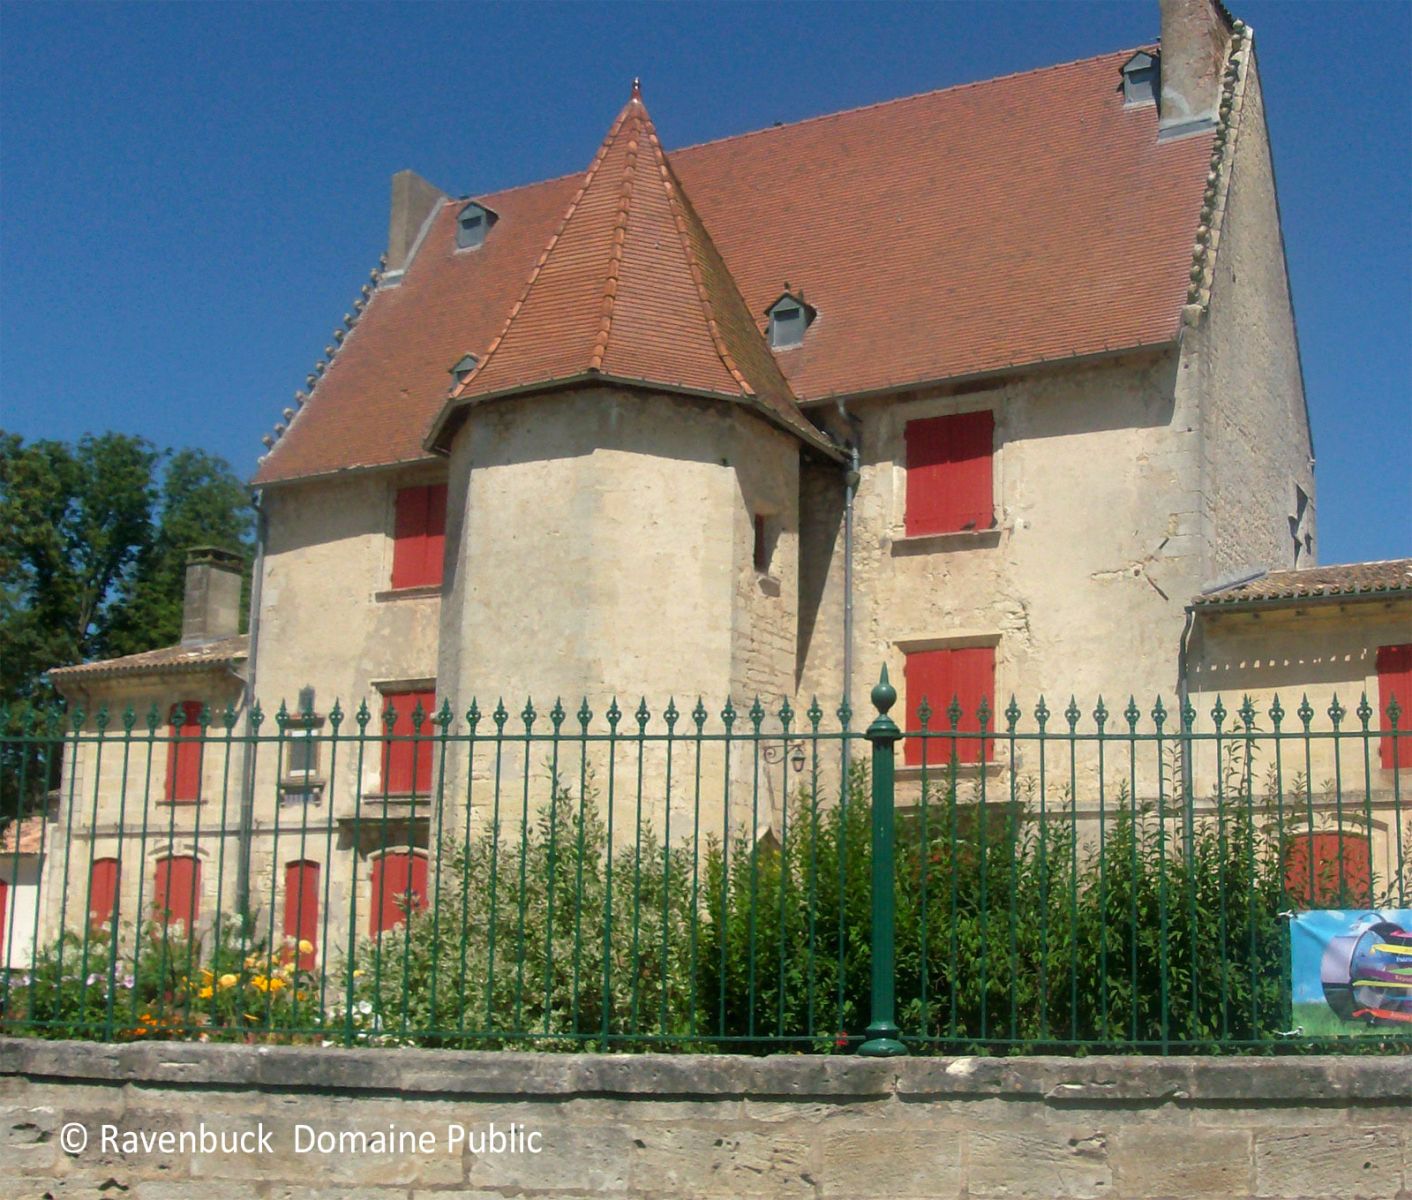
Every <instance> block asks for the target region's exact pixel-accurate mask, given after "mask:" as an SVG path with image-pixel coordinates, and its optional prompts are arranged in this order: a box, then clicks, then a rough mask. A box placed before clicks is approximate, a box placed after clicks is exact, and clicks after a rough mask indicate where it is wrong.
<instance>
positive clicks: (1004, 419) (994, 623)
mask: <svg viewBox="0 0 1412 1200" xmlns="http://www.w3.org/2000/svg"><path fill="white" fill-rule="evenodd" d="M1175 368H1176V360H1175V356H1174V355H1172V354H1170V353H1168V354H1153V355H1146V356H1140V357H1135V358H1131V359H1126V360H1122V361H1118V362H1111V363H1104V364H1094V365H1091V366H1087V367H1081V368H1074V369H1068V370H1064V371H1054V372H1049V373H1042V374H1036V375H1029V376H1025V377H1020V378H1014V379H1010V380H1007V381H998V382H997V383H996V384H995V385H994V386H990V387H985V386H980V385H977V386H975V387H973V388H970V389H968V390H967V391H966V393H965V394H950V395H947V394H930V395H924V396H902V397H897V398H890V399H886V400H880V401H875V402H869V403H867V404H861V403H860V404H857V405H855V406H854V408H855V410H856V412H857V413H858V415H859V416H861V418H862V421H863V428H862V460H863V461H862V478H861V480H860V483H859V488H858V497H857V503H856V534H855V538H856V544H855V605H856V618H855V619H856V634H855V664H856V675H855V678H854V680H853V694H854V696H855V698H857V697H866V695H867V692H868V689H869V688H870V687H871V686H872V684H873V683H874V682H875V681H876V678H877V670H878V665H879V663H881V662H886V663H887V664H888V666H889V668H890V670H891V672H892V675H893V678H894V680H895V681H898V682H899V686H900V681H901V677H902V676H901V673H902V666H903V661H904V652H905V650H907V649H923V648H929V647H934V646H945V645H968V644H969V645H975V644H994V645H995V646H996V690H997V693H998V694H999V696H1000V697H1001V700H1000V706H1001V707H1003V706H1004V704H1005V702H1006V700H1008V697H1009V695H1010V694H1011V693H1012V692H1014V693H1015V694H1016V695H1017V697H1018V698H1019V700H1020V703H1021V705H1022V707H1024V708H1025V709H1026V712H1027V714H1028V712H1029V710H1030V709H1032V708H1033V706H1034V704H1035V702H1036V701H1037V700H1038V698H1039V694H1040V692H1041V691H1042V692H1043V693H1044V694H1045V695H1046V697H1047V698H1048V699H1049V702H1050V706H1051V708H1056V705H1055V704H1054V700H1055V697H1059V698H1060V699H1059V704H1058V705H1057V707H1062V706H1063V704H1064V703H1066V702H1067V700H1068V697H1069V695H1070V693H1073V694H1075V695H1077V696H1078V698H1079V701H1080V704H1081V705H1083V706H1084V707H1085V712H1087V711H1088V710H1089V709H1091V708H1092V706H1093V703H1094V702H1095V701H1096V699H1097V697H1098V695H1099V694H1100V693H1101V694H1102V695H1103V696H1104V698H1105V700H1107V701H1108V703H1109V705H1110V707H1111V706H1112V705H1113V703H1114V700H1115V699H1117V701H1118V706H1119V707H1121V705H1122V704H1123V703H1125V702H1126V700H1127V697H1128V695H1129V694H1130V693H1135V694H1137V695H1138V696H1139V697H1142V698H1144V703H1146V704H1150V702H1151V699H1152V697H1153V696H1155V695H1156V693H1157V692H1159V691H1161V692H1163V693H1164V694H1166V695H1168V696H1170V695H1171V694H1172V693H1173V691H1174V689H1175V685H1176V646H1177V638H1178V635H1179V634H1180V632H1181V628H1182V606H1183V605H1184V604H1185V602H1186V600H1187V599H1188V597H1189V596H1190V595H1191V594H1192V593H1193V592H1194V591H1195V590H1196V586H1197V584H1198V582H1199V579H1198V577H1199V566H1198V564H1199V562H1200V558H1201V551H1200V546H1199V544H1198V537H1197V516H1198V512H1199V497H1198V495H1197V492H1196V486H1197V455H1198V453H1199V450H1198V446H1197V438H1196V434H1195V420H1196V417H1195V414H1194V413H1192V412H1191V411H1189V410H1188V409H1187V408H1184V407H1182V406H1180V405H1174V403H1173V395H1172V392H1173V376H1174V372H1175ZM984 408H990V409H992V410H993V411H994V413H995V459H994V485H995V514H996V527H995V528H994V529H992V530H988V531H981V532H976V533H960V534H950V535H942V536H937V537H926V538H908V537H907V536H906V535H905V527H904V520H905V508H906V504H905V500H906V469H905V463H906V449H905V441H904V438H905V429H906V424H907V422H908V421H910V420H915V419H919V418H925V417H931V416H937V415H940V414H944V413H952V412H969V411H973V410H976V409H984ZM832 522H833V518H832V517H831V515H830V516H826V517H825V519H824V520H823V521H821V522H820V523H819V526H818V527H817V528H815V529H813V530H812V532H811V543H810V544H811V545H813V544H817V545H819V546H820V547H821V548H823V547H825V546H827V545H828V544H829V542H830V541H831V540H832V542H833V544H834V545H836V546H838V547H839V553H837V554H836V555H835V561H834V562H833V563H831V564H830V569H829V573H828V579H827V584H826V585H825V586H824V588H823V589H822V592H823V595H824V597H825V603H824V604H823V606H822V609H821V612H820V616H819V619H818V620H817V621H816V622H815V624H814V626H813V628H812V630H811V636H810V640H809V644H808V651H809V658H808V661H807V663H806V665H805V670H804V683H803V688H802V689H801V690H802V692H804V693H808V692H813V691H817V692H818V693H819V694H820V695H821V696H823V695H833V696H836V695H837V694H838V692H839V690H840V689H839V680H840V673H841V669H842V632H841V628H840V625H841V599H840V600H837V601H835V599H834V597H836V596H840V595H841V589H842V580H841V575H842V564H841V561H839V559H841V540H842V539H841V534H838V533H834V532H833V531H832V529H831V528H830V525H831V524H832ZM816 569H817V568H816V567H815V566H814V565H812V564H811V565H810V566H809V567H807V568H806V571H808V572H813V571H815V570H816ZM948 699H949V698H948ZM855 707H857V701H856V699H855Z"/></svg>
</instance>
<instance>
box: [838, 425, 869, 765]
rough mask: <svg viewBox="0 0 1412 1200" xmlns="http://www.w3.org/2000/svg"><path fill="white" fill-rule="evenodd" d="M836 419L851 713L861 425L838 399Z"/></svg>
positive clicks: (846, 703) (845, 698) (845, 703)
mask: <svg viewBox="0 0 1412 1200" xmlns="http://www.w3.org/2000/svg"><path fill="white" fill-rule="evenodd" d="M835 403H836V405H837V407H838V415H839V416H840V417H842V418H843V420H844V421H846V422H847V423H848V425H849V428H850V429H851V431H852V436H851V437H850V438H849V442H848V462H847V466H846V468H845V470H844V475H843V695H842V697H841V705H842V707H844V708H845V709H847V710H848V711H850V712H851V711H852V709H853V498H854V496H855V495H857V492H858V443H859V441H860V440H861V428H862V424H863V423H862V421H861V420H859V418H858V417H857V416H855V415H854V414H853V413H850V412H849V411H848V409H847V408H846V407H844V403H843V399H842V398H841V397H840V398H838V399H837V400H836V401H835ZM850 749H851V747H850V745H849V741H848V739H847V738H844V739H843V786H844V787H845V789H846V788H847V786H848V772H849V767H850V765H851V763H850V758H851V755H850V753H849V751H850Z"/></svg>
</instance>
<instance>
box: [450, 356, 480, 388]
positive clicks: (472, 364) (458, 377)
mask: <svg viewBox="0 0 1412 1200" xmlns="http://www.w3.org/2000/svg"><path fill="white" fill-rule="evenodd" d="M479 361H480V360H479V359H478V358H476V356H475V355H474V354H463V355H461V357H460V358H458V359H457V360H456V365H455V366H454V367H452V368H451V378H452V379H454V380H455V381H456V382H457V383H465V382H466V380H467V379H468V378H470V374H471V372H472V371H474V370H475V369H476V364H477V363H478V362H479Z"/></svg>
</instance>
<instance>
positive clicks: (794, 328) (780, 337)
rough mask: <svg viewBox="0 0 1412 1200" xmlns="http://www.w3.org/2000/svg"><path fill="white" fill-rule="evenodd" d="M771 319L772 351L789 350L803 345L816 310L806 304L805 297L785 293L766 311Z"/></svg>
mask: <svg viewBox="0 0 1412 1200" xmlns="http://www.w3.org/2000/svg"><path fill="white" fill-rule="evenodd" d="M765 312H766V315H767V316H768V317H769V318H770V349H772V350H787V349H789V348H790V347H791V346H798V345H801V344H802V343H803V341H804V331H805V330H806V329H808V328H809V326H810V324H811V323H812V322H813V320H814V317H815V310H814V309H813V308H812V307H811V306H810V305H808V304H806V303H805V302H804V297H803V296H796V295H794V294H793V293H791V292H785V294H784V295H783V296H781V297H780V298H779V299H778V300H776V301H775V302H774V303H773V304H772V305H770V307H769V308H767V309H766V310H765Z"/></svg>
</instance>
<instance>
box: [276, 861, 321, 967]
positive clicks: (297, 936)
mask: <svg viewBox="0 0 1412 1200" xmlns="http://www.w3.org/2000/svg"><path fill="white" fill-rule="evenodd" d="M318 932H319V864H318V863H316V862H292V863H286V864H285V867H284V936H285V937H287V938H289V939H290V940H291V941H292V942H293V943H295V945H296V946H297V944H298V943H299V942H301V941H303V942H308V943H309V945H311V946H312V947H314V949H313V950H301V951H298V952H297V953H298V956H299V957H298V965H299V969H300V970H301V971H312V970H313V969H314V955H315V953H316V952H317V950H318V944H319V937H318ZM293 953H294V952H291V957H292V956H293Z"/></svg>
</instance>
